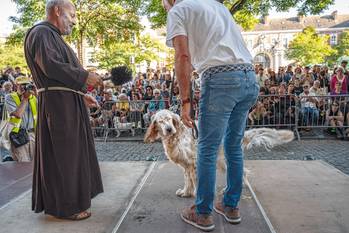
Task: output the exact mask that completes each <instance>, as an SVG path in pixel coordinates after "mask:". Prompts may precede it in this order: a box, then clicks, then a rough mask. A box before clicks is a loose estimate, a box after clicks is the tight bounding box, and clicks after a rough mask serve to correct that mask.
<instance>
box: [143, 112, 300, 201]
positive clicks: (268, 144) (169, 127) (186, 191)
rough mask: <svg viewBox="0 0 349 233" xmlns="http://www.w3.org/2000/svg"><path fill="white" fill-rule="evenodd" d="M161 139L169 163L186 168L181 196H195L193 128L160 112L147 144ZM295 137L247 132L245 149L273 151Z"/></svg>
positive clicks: (287, 132)
mask: <svg viewBox="0 0 349 233" xmlns="http://www.w3.org/2000/svg"><path fill="white" fill-rule="evenodd" d="M157 139H161V141H162V144H163V146H164V149H165V154H166V156H167V157H168V159H169V160H171V161H172V162H174V163H175V164H177V165H179V166H180V167H182V168H183V169H184V188H183V189H178V190H177V192H176V195H177V196H180V197H192V196H194V195H195V186H196V141H195V140H194V139H193V137H192V132H191V129H189V128H188V127H186V126H185V125H184V124H183V123H182V121H181V119H180V117H179V115H177V114H175V113H173V112H171V111H169V110H161V111H159V112H157V113H156V114H155V115H154V116H153V118H152V121H151V124H150V126H149V128H148V130H147V132H146V134H145V136H144V142H146V143H149V142H154V141H155V140H157ZM293 139H294V134H293V132H292V131H290V130H275V129H268V128H257V129H251V130H247V131H246V132H245V135H244V138H243V140H242V148H243V149H244V150H245V149H250V148H252V147H254V146H264V147H265V148H266V149H267V150H269V149H270V148H272V147H274V146H276V145H281V144H284V143H287V142H290V141H292V140H293ZM218 166H219V167H220V168H222V169H225V161H224V153H223V149H222V147H221V149H220V152H219V156H218Z"/></svg>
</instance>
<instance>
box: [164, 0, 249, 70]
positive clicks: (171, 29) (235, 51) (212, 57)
mask: <svg viewBox="0 0 349 233" xmlns="http://www.w3.org/2000/svg"><path fill="white" fill-rule="evenodd" d="M179 35H184V36H187V37H188V43H189V52H190V56H191V63H192V65H193V66H194V68H195V69H196V70H197V71H198V73H202V72H203V71H205V70H206V69H207V68H210V67H213V66H219V65H226V64H238V63H249V64H251V63H252V62H253V59H252V56H251V54H250V52H249V51H248V49H247V48H246V45H245V42H244V40H243V38H242V35H241V32H240V29H239V28H238V26H237V25H236V23H235V21H234V20H233V18H232V16H231V14H230V12H229V10H228V9H227V8H226V7H225V6H224V5H223V4H222V3H219V2H217V1H216V0H182V1H181V0H177V1H176V2H175V5H174V6H173V7H172V8H171V10H170V11H169V12H168V15H167V37H166V44H167V46H169V47H173V44H172V39H173V38H174V37H176V36H179Z"/></svg>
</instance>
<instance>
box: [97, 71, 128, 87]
mask: <svg viewBox="0 0 349 233" xmlns="http://www.w3.org/2000/svg"><path fill="white" fill-rule="evenodd" d="M110 73H111V75H110V77H108V78H104V79H103V81H106V80H110V81H112V83H113V84H114V85H115V86H120V85H123V84H125V83H128V82H130V81H131V80H132V70H131V69H130V68H128V67H127V66H118V67H114V68H112V69H111V72H110Z"/></svg>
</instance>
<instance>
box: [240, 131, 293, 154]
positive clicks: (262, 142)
mask: <svg viewBox="0 0 349 233" xmlns="http://www.w3.org/2000/svg"><path fill="white" fill-rule="evenodd" d="M293 139H294V133H293V132H292V131H291V130H276V129H269V128H256V129H250V130H247V131H245V135H244V138H243V142H242V143H243V147H244V149H245V150H249V149H251V148H252V147H256V146H263V147H264V148H265V149H266V150H268V151H269V150H270V149H271V148H273V147H275V146H278V145H282V144H285V143H288V142H291V141H292V140H293Z"/></svg>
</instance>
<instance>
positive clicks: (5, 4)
mask: <svg viewBox="0 0 349 233" xmlns="http://www.w3.org/2000/svg"><path fill="white" fill-rule="evenodd" d="M0 2H1V8H0V37H4V36H6V35H8V34H9V33H10V31H11V29H12V23H11V22H10V21H9V20H8V18H9V17H10V16H14V15H16V13H17V12H16V4H14V3H13V1H11V0H0ZM335 10H337V11H338V13H339V14H349V1H348V0H336V1H335V4H334V5H332V6H330V7H329V9H328V10H326V11H325V12H324V13H323V14H322V15H324V14H330V13H331V12H333V11H335ZM296 15H297V11H296V9H292V10H291V11H290V12H289V13H287V17H292V16H296ZM270 17H271V18H281V17H285V13H278V12H275V11H272V12H270Z"/></svg>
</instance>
